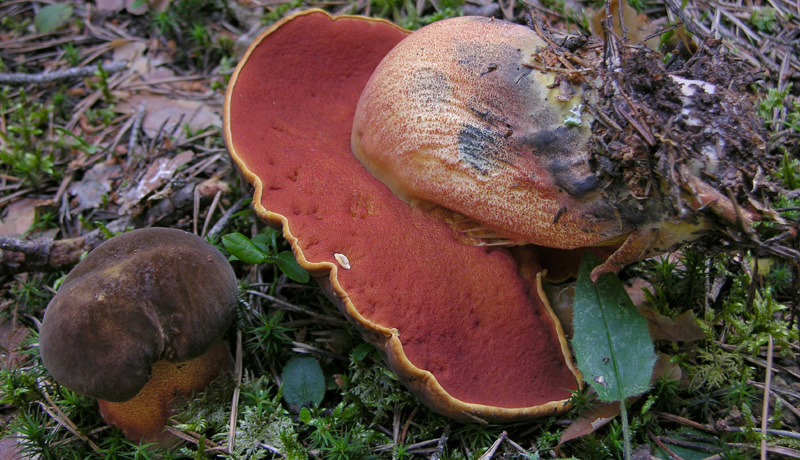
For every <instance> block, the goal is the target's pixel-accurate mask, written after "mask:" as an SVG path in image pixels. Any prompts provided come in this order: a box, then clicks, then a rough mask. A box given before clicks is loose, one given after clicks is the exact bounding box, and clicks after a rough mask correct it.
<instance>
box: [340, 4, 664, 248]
mask: <svg viewBox="0 0 800 460" xmlns="http://www.w3.org/2000/svg"><path fill="white" fill-rule="evenodd" d="M546 47H547V43H546V42H545V41H544V40H542V39H541V38H540V37H539V35H538V34H537V33H536V32H534V31H533V30H532V29H530V28H529V27H526V26H522V25H519V24H512V23H509V22H505V21H500V20H495V19H492V18H483V17H457V18H450V19H445V20H442V21H438V22H435V23H433V24H431V25H428V26H426V27H423V28H422V29H420V30H419V31H417V32H415V33H414V34H412V35H411V36H410V37H408V39H406V40H403V42H402V43H400V44H399V45H398V46H397V47H395V48H394V49H392V51H391V52H390V53H389V54H388V55H387V56H386V58H385V59H384V60H383V62H381V64H380V65H379V66H378V68H377V69H376V70H375V73H374V74H373V75H372V77H371V78H370V81H369V83H367V87H366V88H365V89H364V92H363V93H362V95H361V99H360V100H359V104H358V109H357V111H356V116H355V120H354V123H353V133H352V147H353V153H354V154H355V155H356V157H358V159H359V160H360V161H361V162H362V163H363V164H364V165H365V166H366V167H367V169H368V170H369V171H370V172H371V173H372V174H373V175H374V176H375V177H377V178H379V179H380V180H381V181H383V182H384V183H386V184H387V185H388V186H389V187H390V188H391V189H392V190H393V191H394V192H395V194H397V195H398V196H400V197H402V198H403V199H405V200H407V201H410V202H424V203H433V204H435V205H439V206H442V207H445V208H447V209H451V210H453V211H456V212H458V213H460V214H463V215H465V216H468V217H469V218H471V219H473V220H475V221H477V222H479V223H480V224H482V225H485V226H487V227H489V228H491V229H492V230H494V231H496V232H497V233H499V234H500V235H502V236H504V237H506V238H510V239H513V240H517V241H521V242H526V243H533V244H538V245H542V246H548V247H557V248H563V249H573V248H580V247H586V246H590V245H594V244H597V243H599V242H604V241H606V240H611V239H614V238H617V237H619V236H621V235H624V234H626V233H629V232H631V231H632V230H633V229H634V228H635V226H634V225H633V224H635V225H637V226H638V225H641V224H642V223H645V224H647V223H649V222H655V221H660V220H661V219H662V215H661V214H660V213H659V212H658V210H657V209H652V210H650V209H648V210H647V211H652V213H647V212H642V211H640V210H638V209H637V210H636V213H635V215H634V216H630V218H631V220H633V219H635V220H636V222H633V221H631V222H629V221H628V217H629V216H626V215H621V216H620V215H619V213H617V214H615V210H614V208H613V207H612V206H611V205H610V203H609V202H608V200H606V199H603V198H602V192H603V190H602V189H601V187H602V185H603V184H602V182H601V181H600V180H599V179H598V178H597V177H596V175H595V173H594V171H593V170H592V169H591V168H590V166H589V140H590V138H591V129H590V125H591V122H592V120H593V118H592V117H591V115H589V114H588V113H579V117H580V118H581V122H580V124H579V125H575V124H574V123H571V124H570V123H567V122H566V121H565V120H567V119H569V118H572V119H574V118H575V117H576V113H575V112H577V111H578V109H577V107H578V106H579V105H580V104H581V96H582V94H583V93H582V91H581V90H580V87H579V85H570V84H568V83H567V82H566V81H562V80H558V81H557V80H556V77H559V78H560V77H561V75H560V74H558V73H556V72H548V73H545V72H541V71H538V70H534V68H533V67H534V66H535V65H540V64H539V63H538V62H537V61H536V60H535V58H534V56H536V55H538V54H539V53H540V52H543V51H544V50H545V48H546ZM564 87H567V88H569V89H568V90H564ZM570 91H572V94H570ZM565 93H566V94H565ZM555 216H558V218H555ZM616 242H617V243H618V242H619V241H616Z"/></svg>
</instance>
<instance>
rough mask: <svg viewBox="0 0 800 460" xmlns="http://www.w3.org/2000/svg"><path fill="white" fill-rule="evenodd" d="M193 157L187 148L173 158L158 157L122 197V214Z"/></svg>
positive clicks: (120, 211)
mask: <svg viewBox="0 0 800 460" xmlns="http://www.w3.org/2000/svg"><path fill="white" fill-rule="evenodd" d="M193 157H194V154H193V153H192V152H191V151H188V150H187V151H185V152H183V153H180V154H178V155H176V156H174V157H172V158H167V157H160V158H156V159H155V160H154V161H153V162H152V163H151V164H150V166H149V167H148V168H147V171H146V172H145V174H144V176H142V178H141V179H139V180H138V181H136V183H135V186H134V187H131V188H130V189H128V190H127V191H125V192H124V193H123V194H122V196H121V197H120V201H121V202H120V210H119V213H120V215H124V214H125V213H127V211H128V210H129V209H130V208H131V207H133V206H135V205H136V204H138V203H139V202H140V201H141V200H142V199H143V198H144V197H146V196H147V195H150V194H151V193H153V192H154V191H156V190H157V189H158V188H160V187H161V186H162V185H164V184H165V183H167V182H168V181H169V180H170V179H172V177H173V176H174V175H175V172H176V171H177V170H178V168H180V167H181V166H183V165H185V164H186V163H188V162H190V161H191V160H192V158H193Z"/></svg>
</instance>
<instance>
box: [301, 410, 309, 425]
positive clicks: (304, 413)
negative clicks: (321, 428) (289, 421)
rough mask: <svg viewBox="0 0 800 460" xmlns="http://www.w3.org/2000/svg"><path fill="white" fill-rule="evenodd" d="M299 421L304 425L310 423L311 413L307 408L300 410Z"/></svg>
mask: <svg viewBox="0 0 800 460" xmlns="http://www.w3.org/2000/svg"><path fill="white" fill-rule="evenodd" d="M300 421H301V422H303V423H305V424H306V425H308V423H309V422H311V411H310V410H308V408H307V407H304V408H302V409H300Z"/></svg>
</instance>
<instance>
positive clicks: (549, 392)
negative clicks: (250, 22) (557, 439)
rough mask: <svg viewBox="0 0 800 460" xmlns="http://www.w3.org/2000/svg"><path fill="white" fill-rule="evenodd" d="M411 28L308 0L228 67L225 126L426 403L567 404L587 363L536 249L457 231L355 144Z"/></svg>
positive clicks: (319, 263)
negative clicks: (388, 59) (404, 193)
mask: <svg viewBox="0 0 800 460" xmlns="http://www.w3.org/2000/svg"><path fill="white" fill-rule="evenodd" d="M406 36H408V32H407V31H405V30H402V29H400V28H399V27H397V26H395V25H393V24H391V23H388V22H386V21H383V20H376V19H370V18H365V17H357V16H339V17H335V18H334V17H331V16H329V15H328V14H327V13H325V12H323V11H320V10H310V11H304V12H301V13H298V14H295V15H293V16H291V17H288V18H285V19H283V20H282V21H280V22H278V23H277V24H275V25H274V26H273V27H271V28H270V29H269V30H267V31H266V32H264V33H263V34H262V35H260V36H259V37H258V38H257V39H256V40H255V41H254V42H253V43H252V44H251V46H250V47H249V49H248V50H247V52H246V54H245V55H244V57H243V58H242V59H241V61H240V63H239V65H238V66H237V68H236V70H235V71H234V73H233V75H232V77H231V80H230V84H229V86H228V91H227V94H226V99H225V108H224V113H223V115H224V134H225V138H226V142H227V146H228V150H229V152H230V155H231V157H232V158H233V161H234V163H235V164H236V166H237V167H238V169H239V170H240V172H241V173H242V174H243V176H244V177H245V178H246V180H247V181H248V182H250V183H251V184H252V185H253V186H254V188H255V193H254V199H253V206H254V208H255V211H256V213H257V214H258V215H259V216H260V217H261V218H262V219H263V220H264V221H266V222H267V223H268V224H270V225H272V226H275V227H278V228H281V229H282V230H283V235H284V237H285V238H286V239H287V240H288V241H289V242H290V243H291V245H292V248H293V250H294V253H295V256H296V258H297V260H298V262H299V264H300V265H301V266H303V267H304V268H306V269H307V270H308V271H309V272H311V273H312V274H313V275H315V277H317V280H318V281H319V283H320V284H321V285H322V286H323V288H324V290H325V291H326V292H327V294H328V295H329V297H330V298H331V299H332V300H333V301H334V302H335V303H336V304H337V305H338V306H339V308H340V309H341V310H342V311H343V312H344V313H345V315H346V316H347V317H348V318H349V319H350V320H351V322H352V323H353V324H354V325H355V326H356V328H357V329H358V330H359V331H360V332H361V333H362V334H363V336H364V337H365V338H366V340H368V341H369V342H370V343H372V344H373V345H375V346H376V348H377V349H378V350H379V351H380V352H381V353H383V355H384V356H385V357H386V361H387V363H388V365H389V367H390V368H391V369H392V370H393V371H394V372H395V374H396V375H397V376H398V378H399V379H400V380H401V381H402V382H403V383H404V384H405V385H406V386H407V387H408V388H410V389H411V390H412V391H413V392H414V393H415V394H416V395H417V396H418V397H419V398H420V399H421V400H422V401H423V402H425V403H426V404H428V405H429V406H430V407H431V408H433V409H434V410H436V411H438V412H440V413H442V414H445V415H448V416H451V417H453V418H456V419H460V420H471V419H472V417H473V416H477V417H481V418H484V419H486V420H492V421H504V420H506V421H507V420H514V419H522V418H527V417H532V416H539V415H544V414H552V413H556V412H560V411H563V410H566V409H567V408H568V402H567V400H568V399H569V397H570V391H574V390H576V389H578V388H579V387H580V378H579V373H578V371H577V370H576V369H575V367H574V366H573V363H572V359H571V355H570V351H569V347H568V345H567V341H566V340H565V338H564V334H563V331H562V329H561V326H560V324H559V323H558V321H557V319H556V317H555V316H554V314H553V312H552V311H551V309H550V307H549V305H548V303H547V300H546V298H545V297H544V295H543V293H542V289H541V284H540V277H539V273H540V269H539V267H538V265H537V262H536V260H537V258H536V257H535V254H532V252H533V251H535V248H533V247H528V248H525V249H524V251H525V252H527V253H526V254H524V255H523V254H520V253H512V252H510V251H509V250H507V249H504V248H487V247H481V246H477V245H468V244H463V242H464V239H465V238H467V237H466V236H465V235H464V234H462V233H460V232H458V231H455V230H454V229H452V228H451V227H450V226H449V225H448V224H447V223H446V222H444V221H443V220H441V219H440V218H439V217H438V216H437V215H435V214H432V213H429V212H427V211H426V210H425V209H422V208H419V207H412V206H409V205H408V204H407V203H405V202H404V201H402V200H400V199H399V198H398V197H396V196H395V195H394V194H393V193H392V191H391V190H390V189H389V188H387V187H386V186H385V185H384V184H382V183H381V182H380V181H378V180H377V179H376V178H374V177H373V176H372V175H370V174H369V172H368V171H367V170H366V169H365V168H364V167H363V166H362V165H361V164H360V163H359V162H358V160H357V159H356V158H355V157H354V156H353V155H352V153H351V151H350V137H351V136H350V133H351V128H352V121H353V116H354V113H355V108H356V103H357V101H358V98H359V95H360V94H361V91H362V89H363V88H364V85H365V84H366V82H367V80H368V79H369V76H370V75H371V74H372V72H373V70H374V69H375V67H376V66H377V65H378V63H379V61H380V60H381V59H382V58H383V56H384V55H385V54H386V53H387V52H389V50H390V49H392V48H393V47H394V46H395V45H397V43H398V42H400V41H401V40H402V39H404V38H405V37H406Z"/></svg>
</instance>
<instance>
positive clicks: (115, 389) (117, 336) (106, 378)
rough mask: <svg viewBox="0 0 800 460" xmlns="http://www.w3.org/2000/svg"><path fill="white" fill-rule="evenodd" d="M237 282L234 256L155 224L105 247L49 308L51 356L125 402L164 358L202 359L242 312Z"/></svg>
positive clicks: (56, 369) (57, 371)
mask: <svg viewBox="0 0 800 460" xmlns="http://www.w3.org/2000/svg"><path fill="white" fill-rule="evenodd" d="M236 302H237V282H236V277H235V275H234V273H233V269H232V268H231V267H230V264H228V262H227V260H226V259H225V257H224V256H223V255H222V254H221V253H220V252H219V251H218V250H217V249H216V248H214V247H213V246H212V245H210V244H208V243H207V242H206V241H204V240H203V239H201V238H199V237H197V236H195V235H193V234H191V233H187V232H184V231H181V230H175V229H167V228H147V229H140V230H134V231H131V232H128V233H123V234H121V235H118V236H115V237H114V238H111V239H110V240H108V241H106V242H104V243H103V244H101V245H100V246H98V247H97V248H96V249H95V250H93V251H92V252H90V253H89V255H88V256H87V257H86V258H85V259H84V260H83V261H82V262H81V263H79V264H78V265H77V266H76V267H75V268H74V269H73V270H72V271H71V272H70V273H69V274H68V275H67V276H66V278H64V281H63V282H62V283H61V286H60V287H59V289H58V292H57V293H56V295H55V296H54V297H53V299H52V301H51V302H50V304H49V305H48V307H47V310H46V311H45V315H44V320H43V322H42V328H41V332H40V337H39V347H40V351H41V356H42V361H43V363H44V365H45V367H46V368H47V370H48V372H49V373H50V374H51V375H52V376H53V377H54V378H55V379H56V381H58V382H59V383H60V384H62V385H64V386H66V387H68V388H70V389H72V390H74V391H77V392H79V393H82V394H85V395H88V396H92V397H95V398H98V399H103V400H107V401H115V402H122V401H126V400H129V399H131V398H133V397H134V396H136V394H137V393H138V392H139V390H141V388H142V387H143V386H144V385H145V384H146V383H147V381H148V380H149V379H150V374H151V366H152V365H153V363H155V362H157V361H161V360H166V361H169V362H174V363H177V362H183V361H189V360H191V359H194V358H197V357H199V356H201V355H203V354H204V353H206V351H208V349H209V348H210V347H211V346H212V345H213V344H214V343H215V342H217V341H218V340H219V339H220V338H221V337H222V334H223V333H224V332H225V330H226V329H227V327H228V326H229V325H230V324H231V322H232V321H233V316H234V313H235V307H236Z"/></svg>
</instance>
